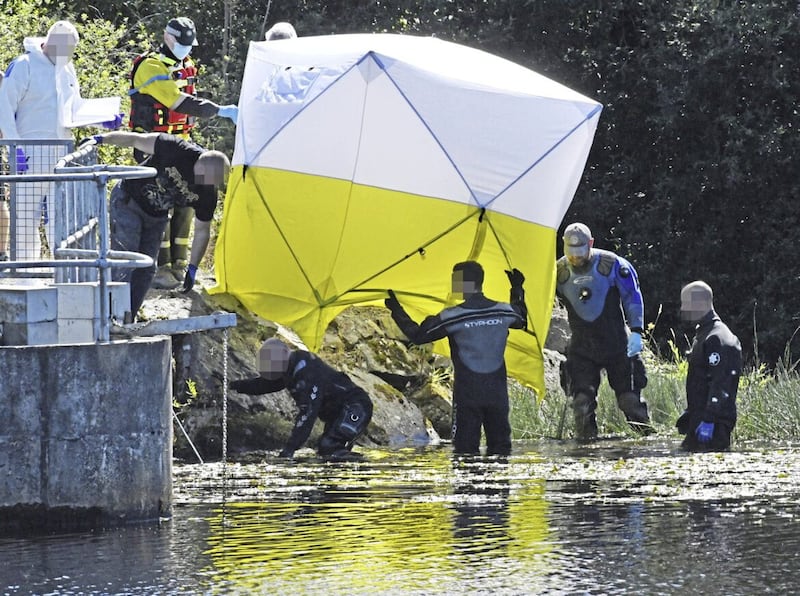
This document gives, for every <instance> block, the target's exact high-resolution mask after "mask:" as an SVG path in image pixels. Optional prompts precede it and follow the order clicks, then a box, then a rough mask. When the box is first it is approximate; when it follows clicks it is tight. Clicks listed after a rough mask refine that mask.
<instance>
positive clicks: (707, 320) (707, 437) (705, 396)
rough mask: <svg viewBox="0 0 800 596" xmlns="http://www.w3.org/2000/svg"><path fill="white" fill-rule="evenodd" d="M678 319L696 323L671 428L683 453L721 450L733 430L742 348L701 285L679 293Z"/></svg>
mask: <svg viewBox="0 0 800 596" xmlns="http://www.w3.org/2000/svg"><path fill="white" fill-rule="evenodd" d="M681 319H683V320H684V321H686V322H688V323H691V324H694V325H695V336H694V341H693V342H692V347H691V348H690V350H689V352H688V354H687V357H686V359H687V360H688V362H689V371H688V373H687V375H686V410H685V411H684V412H683V414H681V416H680V418H678V421H677V422H676V423H675V426H676V427H677V428H678V431H679V432H680V433H681V434H682V435H686V438H684V439H683V443H682V445H681V446H682V447H683V448H684V449H686V450H687V451H722V450H725V449H727V448H728V447H729V446H730V444H731V433H732V432H733V428H734V427H735V426H736V393H737V392H738V390H739V377H740V376H741V374H742V347H741V344H740V343H739V338H738V337H736V336H735V335H734V334H733V333H732V332H731V330H730V329H728V326H727V325H726V324H725V323H723V322H722V320H721V319H720V318H719V315H718V314H717V313H716V311H715V310H714V293H713V292H712V290H711V287H710V286H709V285H708V284H707V283H705V282H703V281H693V282H692V283H690V284H687V285H686V286H684V288H683V289H682V290H681Z"/></svg>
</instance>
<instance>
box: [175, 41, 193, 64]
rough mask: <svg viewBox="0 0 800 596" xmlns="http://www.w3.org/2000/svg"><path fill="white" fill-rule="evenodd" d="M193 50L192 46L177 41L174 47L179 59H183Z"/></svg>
mask: <svg viewBox="0 0 800 596" xmlns="http://www.w3.org/2000/svg"><path fill="white" fill-rule="evenodd" d="M191 51H192V46H183V45H181V44H179V43H177V42H175V46H174V47H173V48H172V53H173V54H174V55H175V57H176V58H177V59H178V60H183V59H184V58H186V56H188V55H189V53H190V52H191Z"/></svg>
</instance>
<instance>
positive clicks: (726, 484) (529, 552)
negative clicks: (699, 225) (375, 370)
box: [0, 439, 800, 595]
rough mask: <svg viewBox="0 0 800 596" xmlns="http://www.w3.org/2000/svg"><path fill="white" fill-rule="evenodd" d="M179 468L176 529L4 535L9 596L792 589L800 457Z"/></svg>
mask: <svg viewBox="0 0 800 596" xmlns="http://www.w3.org/2000/svg"><path fill="white" fill-rule="evenodd" d="M299 454H300V458H299V460H298V461H296V462H286V461H283V460H278V459H276V458H272V457H269V456H265V458H264V460H263V461H260V462H259V463H254V464H247V465H244V464H230V463H229V464H227V465H225V466H223V465H222V464H202V465H200V464H197V465H192V464H187V465H176V467H175V484H174V510H173V517H172V519H171V520H169V521H165V522H163V523H161V524H151V525H145V526H136V527H127V528H122V529H117V530H113V531H105V532H97V533H92V534H71V535H62V536H55V537H31V538H27V539H11V538H6V539H2V538H0V556H2V559H3V566H2V569H0V587H2V590H0V593H3V594H156V593H158V594H190V593H191V594H196V593H205V594H235V593H241V594H292V595H299V594H458V593H464V594H466V593H469V594H484V593H485V594H633V593H636V594H674V593H679V592H689V593H703V592H706V593H714V594H722V593H724V594H755V593H758V594H766V593H775V594H789V593H795V592H796V591H797V586H798V585H800V565H798V563H800V555H798V552H800V524H799V523H798V519H799V518H798V515H800V485H798V478H800V457H798V456H799V455H800V446H798V445H791V444H789V445H763V446H745V447H743V448H740V449H739V450H737V451H734V452H731V453H723V454H694V455H692V454H686V453H683V452H680V451H678V450H677V443H674V442H666V441H661V440H653V441H649V440H639V441H633V440H613V439H612V440H601V441H598V442H596V443H593V444H591V445H588V446H584V445H579V444H577V443H575V442H571V441H545V442H537V443H517V444H515V447H514V454H513V455H512V456H511V457H509V458H507V459H499V458H486V457H476V458H455V457H454V456H453V455H452V453H451V452H450V448H449V447H448V446H441V447H433V448H425V449H407V450H395V451H380V450H375V451H367V452H365V455H366V457H365V459H364V461H362V462H355V463H340V464H334V463H325V462H322V461H320V460H318V459H316V458H315V457H313V454H312V453H311V452H310V451H305V450H303V451H301V452H299Z"/></svg>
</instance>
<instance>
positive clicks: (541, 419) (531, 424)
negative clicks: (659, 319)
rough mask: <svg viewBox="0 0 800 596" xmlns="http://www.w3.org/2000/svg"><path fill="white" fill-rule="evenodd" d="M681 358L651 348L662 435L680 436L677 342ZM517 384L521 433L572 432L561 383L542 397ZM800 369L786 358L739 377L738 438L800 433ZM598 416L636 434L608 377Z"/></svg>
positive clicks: (654, 404) (514, 422)
mask: <svg viewBox="0 0 800 596" xmlns="http://www.w3.org/2000/svg"><path fill="white" fill-rule="evenodd" d="M670 345H671V346H672V347H673V350H674V356H675V361H672V362H671V361H667V360H664V359H663V358H657V357H656V356H654V355H653V353H652V352H649V351H648V352H646V353H645V362H646V366H647V371H648V384H647V388H646V389H645V390H644V391H643V392H642V393H643V395H644V396H645V399H646V400H647V403H648V406H649V408H650V416H651V419H652V422H653V427H654V428H655V431H656V433H655V434H656V435H657V436H662V437H674V438H676V439H677V438H679V435H678V432H677V430H676V429H675V421H676V420H677V419H678V416H680V414H681V413H682V412H683V410H684V408H685V407H686V397H685V395H686V393H685V390H684V387H685V383H686V370H687V363H686V360H685V359H684V358H683V357H682V356H681V355H680V354H679V353H678V350H677V349H676V348H675V345H674V344H670ZM510 389H511V427H512V429H513V431H514V438H515V439H532V440H535V439H543V438H553V437H555V438H571V437H572V436H573V432H572V429H573V424H572V409H571V408H570V407H569V399H568V398H567V397H566V396H565V395H564V393H563V391H561V389H559V390H558V391H556V392H551V393H550V394H548V395H547V396H546V397H545V398H544V399H543V400H541V401H540V402H538V403H537V401H536V398H535V396H534V394H533V393H532V392H531V391H530V390H528V389H526V388H524V387H521V386H520V385H517V384H516V383H514V384H512V386H511V387H510ZM798 395H800V374H798V371H797V370H796V368H795V365H791V364H787V363H784V362H781V363H779V364H778V366H777V368H776V370H775V371H774V372H768V371H767V369H766V367H764V366H759V367H755V368H751V369H749V370H747V371H745V374H743V375H742V378H741V380H740V382H739V394H738V398H737V405H738V416H739V419H738V422H737V424H736V429H735V431H734V435H733V439H734V441H760V440H765V441H769V440H775V441H780V440H788V439H793V438H796V437H798V436H800V400H799V399H798V398H797V396H798ZM597 421H598V425H599V427H600V432H601V434H604V435H618V436H626V437H631V438H635V437H637V436H638V435H637V434H636V433H635V432H634V431H633V430H632V429H631V428H630V427H629V426H628V424H627V423H626V422H625V417H624V415H623V414H622V412H621V411H620V410H619V408H618V407H617V404H616V399H615V397H614V392H613V391H612V390H611V388H610V387H609V386H608V383H607V382H606V381H604V382H603V384H602V386H601V388H600V396H599V399H598V408H597Z"/></svg>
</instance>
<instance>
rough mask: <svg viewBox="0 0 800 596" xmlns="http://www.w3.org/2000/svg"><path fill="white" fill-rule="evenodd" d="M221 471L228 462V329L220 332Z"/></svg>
mask: <svg viewBox="0 0 800 596" xmlns="http://www.w3.org/2000/svg"><path fill="white" fill-rule="evenodd" d="M222 360H223V364H222V471H223V476H224V474H225V464H226V463H227V461H228V328H227V327H226V328H225V330H224V331H223V332H222Z"/></svg>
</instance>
